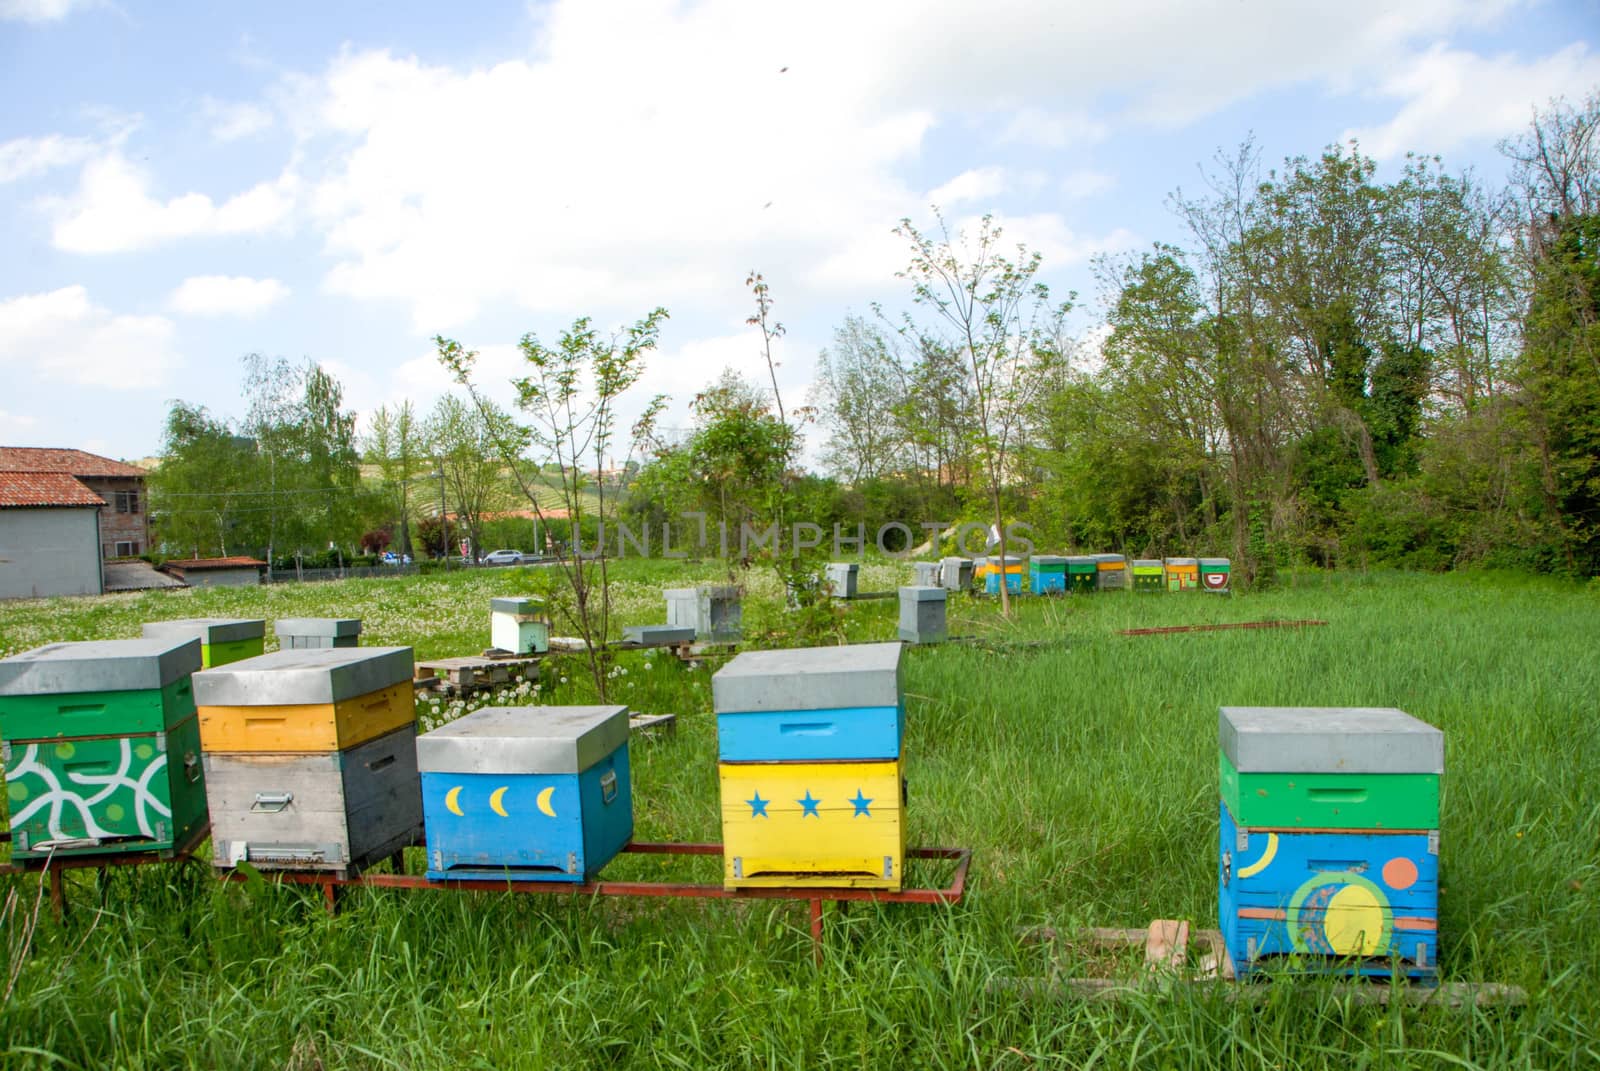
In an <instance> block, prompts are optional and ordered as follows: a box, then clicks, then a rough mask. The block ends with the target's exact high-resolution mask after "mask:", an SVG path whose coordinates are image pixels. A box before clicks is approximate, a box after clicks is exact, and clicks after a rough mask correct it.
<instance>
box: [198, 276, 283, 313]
mask: <svg viewBox="0 0 1600 1071" xmlns="http://www.w3.org/2000/svg"><path fill="white" fill-rule="evenodd" d="M288 296H289V288H288V287H287V286H284V285H283V284H282V283H281V282H279V281H278V280H276V279H252V278H250V277H249V276H245V275H194V276H190V277H189V278H187V279H185V280H184V281H183V282H182V283H180V284H179V286H178V289H176V290H174V291H173V292H172V302H171V304H172V307H173V308H174V309H176V310H177V311H178V312H183V313H188V314H189V315H190V316H255V315H257V314H258V313H261V312H263V311H265V310H266V309H269V308H271V307H272V306H273V305H276V304H277V303H278V302H280V301H282V300H283V299H284V298H286V297H288Z"/></svg>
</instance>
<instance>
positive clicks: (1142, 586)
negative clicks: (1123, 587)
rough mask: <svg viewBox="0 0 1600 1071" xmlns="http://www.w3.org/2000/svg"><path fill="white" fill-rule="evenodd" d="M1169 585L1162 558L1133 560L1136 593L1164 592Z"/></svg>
mask: <svg viewBox="0 0 1600 1071" xmlns="http://www.w3.org/2000/svg"><path fill="white" fill-rule="evenodd" d="M1166 587H1167V578H1166V575H1165V570H1164V569H1162V567H1161V559H1160V558H1135V559H1134V560H1133V590H1134V592H1135V593H1136V594H1149V593H1151V592H1162V591H1165V590H1166Z"/></svg>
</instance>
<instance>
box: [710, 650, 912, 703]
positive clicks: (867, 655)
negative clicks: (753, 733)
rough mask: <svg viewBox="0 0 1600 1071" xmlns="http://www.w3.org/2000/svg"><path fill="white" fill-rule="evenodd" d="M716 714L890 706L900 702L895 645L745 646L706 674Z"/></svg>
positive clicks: (898, 662)
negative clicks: (751, 648)
mask: <svg viewBox="0 0 1600 1071" xmlns="http://www.w3.org/2000/svg"><path fill="white" fill-rule="evenodd" d="M711 698H712V703H713V706H714V707H715V709H716V712H717V713H719V714H724V713H727V714H740V713H754V712H757V711H768V710H772V711H786V710H836V709H839V708H841V707H892V706H898V705H899V703H900V644H898V643H862V644H851V645H848V646H844V647H800V648H796V649H793V650H786V651H746V652H744V653H743V654H741V655H738V656H737V657H735V658H734V659H733V661H731V662H729V663H728V664H727V665H726V666H723V667H722V668H721V669H720V670H718V671H717V673H716V675H715V676H714V677H712V678H711Z"/></svg>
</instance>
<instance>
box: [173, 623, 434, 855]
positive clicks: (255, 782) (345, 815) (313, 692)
mask: <svg viewBox="0 0 1600 1071" xmlns="http://www.w3.org/2000/svg"><path fill="white" fill-rule="evenodd" d="M411 669H412V666H411V648H409V647H368V648H361V649H355V650H350V649H340V648H332V647H330V648H324V649H318V650H284V651H275V652H273V653H272V654H268V655H262V656H261V657H259V658H251V659H246V660H245V661H242V662H234V663H232V664H231V665H227V666H222V667H219V668H216V669H208V670H205V671H204V672H202V673H198V674H196V675H195V678H194V680H195V699H196V702H197V703H198V705H199V714H200V741H201V745H202V747H203V748H204V751H205V770H206V794H207V796H208V798H209V801H210V807H211V826H212V828H211V844H212V855H213V862H214V863H215V864H216V865H217V866H220V867H229V866H233V865H234V864H236V863H239V862H245V861H247V862H250V863H252V864H254V865H255V866H257V867H260V868H263V869H284V870H329V871H335V872H338V873H341V874H342V873H347V872H349V871H352V870H357V869H360V868H361V867H363V866H365V865H366V864H368V863H370V862H372V861H373V860H375V859H380V858H382V857H384V856H387V855H389V854H392V853H393V852H395V851H398V850H399V849H400V848H402V847H404V846H406V845H407V844H410V843H412V842H413V840H414V839H415V837H416V835H417V833H419V832H420V830H421V826H422V798H421V793H420V790H419V787H418V778H417V749H416V708H415V701H414V699H413V693H412V684H411Z"/></svg>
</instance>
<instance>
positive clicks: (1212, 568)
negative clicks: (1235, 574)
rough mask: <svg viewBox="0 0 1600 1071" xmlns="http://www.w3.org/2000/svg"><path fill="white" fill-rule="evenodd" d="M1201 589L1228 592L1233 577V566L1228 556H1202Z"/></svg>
mask: <svg viewBox="0 0 1600 1071" xmlns="http://www.w3.org/2000/svg"><path fill="white" fill-rule="evenodd" d="M1199 565H1200V589H1201V590H1202V591H1214V592H1218V593H1220V594H1223V595H1226V594H1228V581H1229V580H1230V579H1231V576H1230V574H1231V572H1232V569H1231V566H1230V563H1229V562H1228V559H1227V558H1201V559H1200V560H1199Z"/></svg>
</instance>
